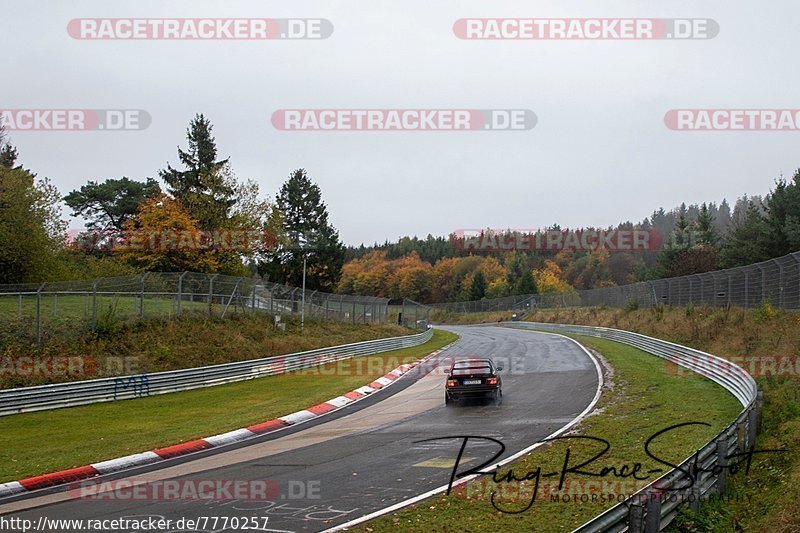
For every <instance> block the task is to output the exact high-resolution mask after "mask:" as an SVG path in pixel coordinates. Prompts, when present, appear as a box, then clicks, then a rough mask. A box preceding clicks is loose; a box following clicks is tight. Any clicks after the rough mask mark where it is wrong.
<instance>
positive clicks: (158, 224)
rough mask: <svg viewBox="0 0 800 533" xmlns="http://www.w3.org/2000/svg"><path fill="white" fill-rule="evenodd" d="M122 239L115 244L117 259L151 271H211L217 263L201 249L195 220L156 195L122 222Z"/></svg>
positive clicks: (201, 244)
mask: <svg viewBox="0 0 800 533" xmlns="http://www.w3.org/2000/svg"><path fill="white" fill-rule="evenodd" d="M125 232H126V235H127V236H126V238H125V240H124V242H121V243H119V245H118V246H117V249H119V250H121V251H120V254H119V258H120V260H121V261H123V262H125V263H127V264H129V265H131V266H134V267H136V268H138V269H142V270H146V271H154V272H181V271H186V270H190V271H195V272H215V271H217V270H218V269H219V263H218V261H217V259H216V257H215V255H214V253H213V251H212V250H209V249H205V246H204V238H203V232H202V231H201V230H200V227H199V224H198V222H197V221H196V220H195V219H194V218H192V217H191V216H190V215H189V214H188V213H187V212H186V210H185V209H184V208H183V207H182V206H181V204H180V202H178V201H177V200H174V199H172V198H170V197H169V196H167V195H166V194H163V193H162V194H160V195H158V196H155V197H153V198H151V199H149V200H146V201H144V202H142V204H141V205H140V206H139V210H138V211H137V213H136V216H135V217H134V218H133V219H131V220H129V221H128V222H126V223H125Z"/></svg>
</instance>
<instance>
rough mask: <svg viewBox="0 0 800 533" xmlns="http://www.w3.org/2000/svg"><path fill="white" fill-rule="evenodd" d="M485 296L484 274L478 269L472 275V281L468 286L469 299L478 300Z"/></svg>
mask: <svg viewBox="0 0 800 533" xmlns="http://www.w3.org/2000/svg"><path fill="white" fill-rule="evenodd" d="M484 296H486V276H484V275H483V272H482V271H480V270H478V271H477V272H475V275H474V276H472V283H471V284H470V286H469V300H471V301H475V300H480V299H482V298H483V297H484Z"/></svg>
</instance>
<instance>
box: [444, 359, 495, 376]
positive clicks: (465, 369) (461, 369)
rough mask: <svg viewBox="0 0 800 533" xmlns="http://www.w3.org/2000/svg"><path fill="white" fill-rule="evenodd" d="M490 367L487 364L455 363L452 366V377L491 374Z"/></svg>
mask: <svg viewBox="0 0 800 533" xmlns="http://www.w3.org/2000/svg"><path fill="white" fill-rule="evenodd" d="M491 373H492V367H491V366H490V365H489V364H488V363H478V362H475V363H468V362H466V363H456V364H455V365H454V366H453V375H454V376H464V375H467V374H491Z"/></svg>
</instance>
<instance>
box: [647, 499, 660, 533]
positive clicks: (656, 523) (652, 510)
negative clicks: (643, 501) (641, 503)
mask: <svg viewBox="0 0 800 533" xmlns="http://www.w3.org/2000/svg"><path fill="white" fill-rule="evenodd" d="M660 526H661V493H660V492H659V491H655V490H654V491H650V492H648V493H647V515H646V516H645V519H644V531H645V533H658V531H659V529H660Z"/></svg>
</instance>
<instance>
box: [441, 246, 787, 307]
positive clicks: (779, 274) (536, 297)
mask: <svg viewBox="0 0 800 533" xmlns="http://www.w3.org/2000/svg"><path fill="white" fill-rule="evenodd" d="M767 301H768V302H769V303H770V304H772V305H774V306H776V307H780V308H784V309H800V252H794V253H791V254H789V255H785V256H783V257H778V258H777V259H770V260H769V261H763V262H761V263H755V264H752V265H747V266H743V267H737V268H729V269H726V270H717V271H714V272H706V273H704V274H693V275H690V276H681V277H677V278H665V279H657V280H651V281H642V282H639V283H632V284H630V285H620V286H619V287H604V288H601V289H589V290H580V291H571V292H563V293H544V294H526V295H520V296H507V297H505V298H494V299H489V300H478V301H472V302H449V303H441V304H431V305H430V306H429V307H430V308H432V309H441V310H445V311H448V312H451V313H474V312H490V311H526V310H530V309H532V308H550V307H594V306H600V305H605V306H608V307H627V306H635V307H652V306H654V305H657V304H664V305H673V306H686V305H707V306H712V307H726V306H738V307H757V306H759V305H761V303H762V302H767Z"/></svg>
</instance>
